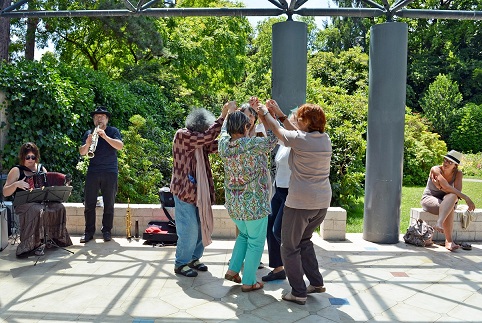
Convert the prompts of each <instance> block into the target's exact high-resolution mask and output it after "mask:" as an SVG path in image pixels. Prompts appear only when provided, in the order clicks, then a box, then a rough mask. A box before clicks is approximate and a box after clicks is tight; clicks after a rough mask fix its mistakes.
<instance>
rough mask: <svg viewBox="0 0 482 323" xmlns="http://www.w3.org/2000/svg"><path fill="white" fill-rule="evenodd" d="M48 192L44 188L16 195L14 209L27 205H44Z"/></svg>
mask: <svg viewBox="0 0 482 323" xmlns="http://www.w3.org/2000/svg"><path fill="white" fill-rule="evenodd" d="M45 194H46V191H45V190H44V188H41V189H40V188H36V189H32V190H27V191H21V192H17V193H15V198H14V200H13V207H16V206H18V205H21V204H25V203H34V202H35V203H42V202H43V201H44V200H45V199H44V197H45Z"/></svg>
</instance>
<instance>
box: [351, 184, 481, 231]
mask: <svg viewBox="0 0 482 323" xmlns="http://www.w3.org/2000/svg"><path fill="white" fill-rule="evenodd" d="M424 188H425V186H417V187H402V207H401V213H400V233H405V231H406V230H407V227H408V225H409V221H410V209H411V208H412V207H420V198H421V197H422V193H423V190H424ZM463 192H464V193H465V194H467V195H468V196H470V198H471V199H472V201H473V202H474V203H475V207H476V208H482V182H469V181H464V182H463ZM363 203H364V198H360V199H359V200H358V203H357V205H356V207H355V208H354V209H352V210H348V212H347V213H348V215H347V224H346V232H357V233H361V232H363ZM465 204H466V203H465V201H463V200H462V201H460V202H459V205H465Z"/></svg>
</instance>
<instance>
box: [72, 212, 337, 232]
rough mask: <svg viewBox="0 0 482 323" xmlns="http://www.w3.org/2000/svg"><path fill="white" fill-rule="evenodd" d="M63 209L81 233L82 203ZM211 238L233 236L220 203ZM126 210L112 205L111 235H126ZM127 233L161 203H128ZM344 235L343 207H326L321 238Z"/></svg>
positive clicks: (160, 217) (153, 217) (157, 217)
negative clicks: (112, 224) (129, 222)
mask: <svg viewBox="0 0 482 323" xmlns="http://www.w3.org/2000/svg"><path fill="white" fill-rule="evenodd" d="M64 205H65V208H66V212H67V230H68V231H69V233H70V234H72V235H81V234H83V233H84V228H85V220H84V205H83V204H82V203H64ZM212 208H213V217H214V232H213V238H215V239H234V238H235V237H236V226H235V224H234V222H233V221H232V220H231V218H230V217H229V215H228V212H227V211H226V208H225V207H224V206H223V205H213V207H212ZM167 210H168V211H169V214H171V216H172V217H173V218H175V209H174V208H167ZM102 212H103V208H102V207H97V210H96V213H97V217H96V228H97V234H100V233H99V232H100V228H101V227H102ZM126 214H127V204H118V203H116V204H115V206H114V228H113V231H112V235H113V236H115V237H123V236H124V237H125V236H126ZM130 214H131V223H132V227H131V234H132V235H134V228H135V223H136V221H139V234H140V236H141V237H142V232H144V230H145V229H146V228H147V224H148V223H149V221H166V220H167V217H166V216H165V214H164V212H163V210H162V207H161V204H130ZM345 235H346V211H345V210H344V209H343V208H341V207H330V208H329V209H328V213H327V215H326V218H325V221H323V223H322V224H321V226H320V236H321V238H322V239H325V240H345Z"/></svg>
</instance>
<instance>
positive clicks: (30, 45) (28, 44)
mask: <svg viewBox="0 0 482 323" xmlns="http://www.w3.org/2000/svg"><path fill="white" fill-rule="evenodd" d="M38 22H39V19H38V18H28V19H27V34H26V35H25V59H28V60H30V61H33V59H34V55H35V32H36V31H37V25H38Z"/></svg>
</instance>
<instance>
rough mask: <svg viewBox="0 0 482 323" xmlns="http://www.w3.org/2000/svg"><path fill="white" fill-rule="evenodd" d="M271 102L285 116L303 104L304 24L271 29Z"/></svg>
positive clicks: (306, 39)
mask: <svg viewBox="0 0 482 323" xmlns="http://www.w3.org/2000/svg"><path fill="white" fill-rule="evenodd" d="M272 33H273V43H272V61H271V70H272V75H271V80H272V88H271V93H272V98H273V99H275V100H276V102H278V104H279V106H280V108H281V109H282V110H283V112H284V113H285V114H289V113H290V110H291V109H293V108H295V107H297V106H299V105H301V104H303V103H305V102H306V73H307V72H306V69H307V46H308V28H307V26H306V24H305V23H304V22H298V21H284V22H279V23H276V24H274V25H273V29H272Z"/></svg>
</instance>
